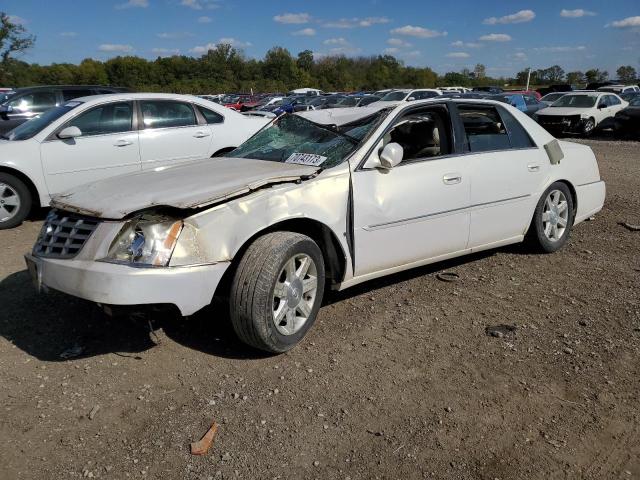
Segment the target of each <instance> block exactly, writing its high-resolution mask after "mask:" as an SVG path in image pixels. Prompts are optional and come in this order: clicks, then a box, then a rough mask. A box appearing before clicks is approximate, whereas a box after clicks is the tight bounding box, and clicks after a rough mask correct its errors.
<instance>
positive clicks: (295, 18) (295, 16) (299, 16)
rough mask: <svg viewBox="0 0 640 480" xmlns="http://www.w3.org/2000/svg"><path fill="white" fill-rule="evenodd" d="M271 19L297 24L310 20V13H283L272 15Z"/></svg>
mask: <svg viewBox="0 0 640 480" xmlns="http://www.w3.org/2000/svg"><path fill="white" fill-rule="evenodd" d="M273 20H274V21H275V22H278V23H286V24H294V25H299V24H303V23H309V22H310V21H311V15H309V14H308V13H283V14H282V15H276V16H275V17H273Z"/></svg>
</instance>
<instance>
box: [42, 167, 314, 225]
mask: <svg viewBox="0 0 640 480" xmlns="http://www.w3.org/2000/svg"><path fill="white" fill-rule="evenodd" d="M318 170H319V169H318V167H313V166H308V165H297V164H293V163H279V162H270V161H266V160H251V159H247V158H228V157H216V158H207V159H205V160H198V161H195V162H189V163H185V164H181V165H175V166H170V167H159V168H155V169H153V170H144V171H141V172H136V173H132V174H126V175H119V176H116V177H111V178H107V179H104V180H100V181H97V182H94V183H90V184H86V185H81V186H79V187H76V188H74V189H72V190H70V191H68V192H65V193H63V194H60V195H57V196H55V197H53V200H52V201H51V206H53V207H55V208H60V209H63V210H67V211H73V212H77V213H82V214H85V215H90V216H94V217H102V218H109V219H114V220H115V219H121V218H123V217H125V216H127V215H129V214H130V213H133V212H137V211H139V210H144V209H146V208H149V207H153V206H169V207H176V208H198V207H203V206H207V205H210V204H213V203H218V202H221V201H224V200H226V199H229V198H233V197H237V196H239V195H243V194H246V193H248V192H250V191H252V190H255V189H258V188H260V187H263V186H265V185H268V184H272V183H280V182H291V181H297V180H300V179H302V178H305V177H308V176H310V175H313V174H314V173H315V172H317V171H318Z"/></svg>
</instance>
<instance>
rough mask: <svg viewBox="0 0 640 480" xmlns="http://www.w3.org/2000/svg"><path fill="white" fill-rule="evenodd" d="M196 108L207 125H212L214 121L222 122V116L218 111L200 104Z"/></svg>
mask: <svg viewBox="0 0 640 480" xmlns="http://www.w3.org/2000/svg"><path fill="white" fill-rule="evenodd" d="M198 110H199V111H200V113H201V114H202V116H203V117H204V119H205V120H206V121H207V123H208V124H209V125H212V124H214V123H222V122H224V117H223V116H222V115H220V114H219V113H216V112H214V111H213V110H209V109H208V108H204V107H203V106H201V105H198Z"/></svg>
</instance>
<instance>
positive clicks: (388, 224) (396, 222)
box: [362, 195, 531, 231]
mask: <svg viewBox="0 0 640 480" xmlns="http://www.w3.org/2000/svg"><path fill="white" fill-rule="evenodd" d="M530 196H531V195H519V196H517V197H511V198H504V199H502V200H495V201H492V202H484V203H476V204H475V205H469V206H468V207H460V208H454V209H451V210H444V211H442V212H436V213H428V214H426V215H418V216H417V217H410V218H403V219H401V220H393V221H392V222H385V223H377V224H374V225H369V226H366V227H362V228H363V230H366V231H371V230H378V229H381V228H386V227H395V226H398V225H400V224H405V223H411V222H416V221H420V220H425V219H427V218H431V217H436V216H440V215H449V214H451V213H456V212H461V211H463V210H472V209H474V208H478V207H486V206H487V205H493V204H495V203H504V202H511V201H514V200H522V199H523V198H528V197H530Z"/></svg>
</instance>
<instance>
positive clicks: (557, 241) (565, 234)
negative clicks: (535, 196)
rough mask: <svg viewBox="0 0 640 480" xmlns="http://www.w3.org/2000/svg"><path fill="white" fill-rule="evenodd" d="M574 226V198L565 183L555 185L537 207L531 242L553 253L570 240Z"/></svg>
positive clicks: (540, 248)
mask: <svg viewBox="0 0 640 480" xmlns="http://www.w3.org/2000/svg"><path fill="white" fill-rule="evenodd" d="M572 226H573V197H572V195H571V191H570V190H569V187H567V185H566V184H565V183H562V182H555V183H553V184H552V185H551V186H550V187H549V188H548V189H547V190H546V191H545V192H544V194H543V195H542V197H541V198H540V200H539V201H538V205H536V209H535V212H534V214H533V220H532V221H531V227H530V228H529V233H528V235H529V240H530V243H532V244H533V246H534V247H536V248H537V249H538V250H540V251H542V252H544V253H553V252H555V251H557V250H559V249H561V248H562V247H563V246H564V244H565V243H567V241H568V240H569V234H570V232H571V227H572Z"/></svg>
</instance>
